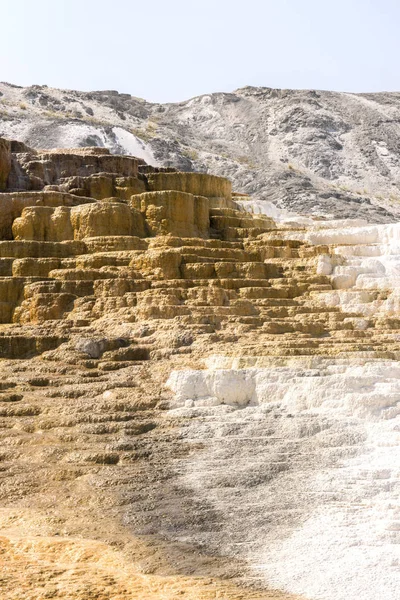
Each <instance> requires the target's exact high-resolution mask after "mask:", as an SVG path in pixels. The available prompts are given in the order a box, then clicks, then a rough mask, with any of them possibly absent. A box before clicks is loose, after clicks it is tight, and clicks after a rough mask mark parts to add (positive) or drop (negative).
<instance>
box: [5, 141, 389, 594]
mask: <svg viewBox="0 0 400 600" xmlns="http://www.w3.org/2000/svg"><path fill="white" fill-rule="evenodd" d="M0 182H3V183H2V185H3V190H2V191H1V194H0V231H1V241H0V322H1V326H0V369H1V375H2V378H1V381H0V426H1V429H0V436H1V452H0V457H1V464H0V498H1V505H0V520H1V534H0V543H1V546H2V557H3V558H2V560H3V562H4V569H3V574H2V578H1V580H0V590H1V591H2V594H3V595H5V596H4V597H7V598H26V599H32V600H33V599H39V598H45V597H54V598H68V599H71V600H72V599H73V600H77V599H80V600H83V599H86V598H91V597H93V598H99V599H104V600H106V599H109V598H112V599H117V598H121V599H122V598H123V599H124V600H125V599H129V598H132V599H134V598H139V597H140V598H144V599H145V598H146V599H147V598H148V599H149V600H150V599H153V598H154V599H155V598H160V597H163V598H171V599H172V598H176V597H178V596H180V595H184V596H185V597H187V598H193V599H196V600H197V599H200V600H208V599H210V600H211V599H212V598H226V599H229V600H233V599H244V598H246V599H247V598H254V599H255V598H263V599H265V598H271V599H272V598H275V599H278V598H281V599H282V600H283V599H284V598H287V599H288V598H295V597H302V598H309V599H310V600H311V599H314V598H315V599H317V598H318V599H320V598H323V599H326V600H344V599H345V598H346V600H348V599H349V598H356V597H357V598H362V599H363V600H372V599H375V598H376V597H378V596H380V597H384V598H385V600H392V599H393V600H394V598H395V596H396V593H397V590H398V585H399V583H400V582H399V575H398V568H397V565H398V561H399V560H400V556H398V548H399V545H398V541H399V540H398V532H399V530H400V527H399V526H398V524H399V522H400V520H399V514H400V513H399V472H400V469H399V467H400V465H399V454H398V443H399V439H398V431H399V426H400V424H399V422H398V420H399V409H398V403H399V401H400V389H399V367H398V364H399V363H398V361H399V358H400V350H399V339H400V337H399V336H400V320H399V294H398V290H399V283H398V282H399V277H398V273H399V267H398V264H399V261H398V256H399V254H400V253H399V245H398V239H399V227H398V225H367V224H366V223H364V222H362V221H358V222H355V221H350V220H349V221H343V220H342V221H329V220H312V219H311V218H304V217H299V216H296V215H293V214H287V213H285V212H282V211H277V212H276V215H275V218H274V219H273V218H271V217H270V216H267V215H266V214H265V213H266V212H270V207H269V205H265V204H263V201H260V200H256V201H253V200H252V199H251V198H250V197H248V196H244V195H241V194H235V193H233V192H232V190H231V184H230V182H229V181H228V180H227V179H224V178H221V177H216V176H211V175H206V174H199V173H193V172H192V173H182V172H176V171H174V170H173V169H172V168H163V167H152V166H149V165H147V164H145V162H144V160H143V159H137V158H134V157H127V156H119V155H111V154H109V153H108V151H106V150H105V149H99V148H94V147H91V148H80V149H77V150H74V149H72V150H63V151H42V150H33V149H31V148H29V147H27V146H25V145H24V144H22V143H20V142H8V141H6V140H0ZM354 572H357V574H358V576H357V578H354ZM27 573H29V577H28V576H27ZM290 594H292V595H290ZM295 594H300V596H295Z"/></svg>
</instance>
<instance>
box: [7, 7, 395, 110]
mask: <svg viewBox="0 0 400 600" xmlns="http://www.w3.org/2000/svg"><path fill="white" fill-rule="evenodd" d="M0 8H1V31H0V80H1V81H8V82H11V83H15V84H19V85H31V84H47V85H49V86H52V87H62V88H69V89H78V90H99V89H116V90H118V91H120V92H125V93H130V94H132V95H134V96H140V97H143V98H146V99H147V100H151V101H159V102H175V101H179V100H185V99H188V98H190V97H193V96H196V95H199V94H205V93H209V92H217V91H232V90H234V89H236V88H238V87H242V86H245V85H255V86H266V87H274V88H275V87H281V88H318V89H331V90H342V91H352V92H360V91H364V92H367V91H383V90H386V91H398V90H399V91H400V67H399V58H400V52H399V51H400V35H399V26H400V1H399V0H242V1H240V2H239V1H237V0H229V1H228V0H214V1H212V0H192V1H191V0H186V1H184V0H165V1H161V0H153V1H149V0H147V1H146V0H139V1H136V0H0Z"/></svg>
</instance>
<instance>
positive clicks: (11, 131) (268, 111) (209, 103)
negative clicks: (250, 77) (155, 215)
mask: <svg viewBox="0 0 400 600" xmlns="http://www.w3.org/2000/svg"><path fill="white" fill-rule="evenodd" d="M0 96H1V97H0V135H3V136H5V137H8V138H14V139H19V140H22V141H24V142H25V143H27V144H28V145H29V146H31V147H33V148H55V147H58V148H63V147H64V148H65V147H79V146H92V145H95V146H100V147H107V148H109V149H110V150H111V151H112V152H114V153H122V154H131V155H135V156H139V157H141V158H143V159H145V160H146V161H147V162H149V163H151V164H153V165H159V166H167V167H168V166H172V167H175V168H178V169H180V170H183V171H200V172H209V173H214V174H216V175H220V176H224V177H229V178H230V179H231V180H232V181H233V183H234V186H235V189H236V190H237V191H238V192H242V193H245V194H252V195H253V197H254V198H255V199H257V200H263V201H270V202H273V203H274V204H275V205H276V206H278V207H279V208H281V209H286V210H289V211H295V212H296V213H299V214H302V215H306V216H310V215H313V216H315V217H324V218H326V217H328V218H364V219H367V220H368V221H369V222H375V223H387V222H391V221H396V220H397V219H398V216H399V214H400V158H399V156H400V152H399V151H400V130H399V123H400V94H397V93H382V94H349V93H333V92H323V91H310V90H308V91H293V90H274V89H269V88H251V87H247V88H243V89H240V90H237V91H236V92H233V93H230V94H227V93H219V94H210V95H204V96H200V97H198V98H193V99H191V100H188V101H186V102H180V103H177V104H166V105H162V104H151V103H149V102H146V101H145V100H142V99H139V98H135V97H133V96H130V95H129V94H119V93H118V92H116V91H99V92H90V93H84V92H76V91H71V90H57V89H52V88H48V87H47V86H32V87H29V88H20V87H17V86H13V85H10V84H0ZM271 210H273V209H272V208H271Z"/></svg>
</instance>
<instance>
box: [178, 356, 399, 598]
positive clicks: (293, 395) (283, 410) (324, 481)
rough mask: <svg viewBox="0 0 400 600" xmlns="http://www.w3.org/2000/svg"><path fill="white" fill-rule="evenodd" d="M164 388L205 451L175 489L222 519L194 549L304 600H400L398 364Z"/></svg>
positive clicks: (313, 366) (318, 363) (317, 367)
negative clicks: (188, 492) (236, 563)
mask: <svg viewBox="0 0 400 600" xmlns="http://www.w3.org/2000/svg"><path fill="white" fill-rule="evenodd" d="M229 361H230V359H225V360H224V359H223V358H217V359H215V360H214V361H213V360H211V361H210V364H212V363H213V362H214V364H216V365H218V364H221V363H224V366H225V367H228V365H229ZM232 364H233V363H232ZM168 386H169V387H170V388H171V389H172V390H173V391H174V393H175V398H176V403H177V406H178V408H176V409H174V410H173V411H171V412H172V414H173V415H177V414H179V415H180V416H181V417H183V418H185V417H187V424H186V425H185V426H184V427H183V432H184V435H185V436H186V437H187V438H188V439H190V440H193V439H196V440H198V441H199V442H201V443H202V444H203V445H204V450H203V451H202V452H200V453H195V454H193V456H192V457H191V458H189V459H185V460H184V461H182V465H181V469H182V482H183V483H184V484H185V485H187V486H189V487H191V488H192V489H193V490H194V491H195V492H196V494H197V495H198V496H199V497H200V498H202V499H203V501H204V502H205V501H207V502H208V503H209V504H210V506H211V509H212V510H213V511H217V513H218V514H219V515H220V516H219V525H220V530H219V531H217V533H216V532H215V531H214V532H213V533H212V535H211V534H209V533H207V532H203V533H201V534H200V533H199V534H198V538H195V539H196V540H197V541H198V542H199V543H204V544H209V545H211V547H213V546H214V547H215V549H216V550H219V551H222V552H226V553H227V554H228V555H229V554H230V555H232V556H235V557H237V558H242V559H246V560H247V561H248V562H249V564H250V565H251V566H252V568H253V570H254V573H255V575H256V576H257V575H258V576H259V577H261V578H263V580H264V581H265V582H267V583H268V584H269V585H273V586H277V587H279V588H281V589H285V590H288V591H290V592H292V593H296V594H303V595H304V597H306V598H310V599H315V600H349V599H356V598H357V600H358V599H360V600H376V599H377V598H382V599H383V598H384V599H385V600H395V599H398V593H399V592H398V591H399V589H400V366H399V364H398V363H397V362H395V361H380V360H370V361H368V360H363V361H358V360H356V359H352V360H345V359H337V360H334V359H316V358H314V359H313V361H312V362H311V363H310V361H308V362H307V361H305V360H304V359H297V360H290V361H288V365H287V366H281V367H273V366H272V367H270V368H249V369H239V370H236V369H229V368H224V369H218V368H217V369H213V368H211V369H206V370H204V371H200V370H198V371H190V370H189V371H182V372H174V373H172V375H171V377H170V379H169V381H168ZM193 417H196V419H194V418H193Z"/></svg>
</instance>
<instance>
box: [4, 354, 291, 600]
mask: <svg viewBox="0 0 400 600" xmlns="http://www.w3.org/2000/svg"><path fill="white" fill-rule="evenodd" d="M185 363H186V364H187V365H188V366H189V365H192V366H193V362H192V361H191V360H190V361H188V360H187V359H185V357H179V356H177V357H176V358H175V359H171V360H168V361H159V362H158V363H156V364H152V362H150V363H144V364H135V365H132V366H129V367H125V368H122V369H120V370H118V371H111V372H110V371H108V372H107V371H100V370H99V369H98V368H85V367H83V366H81V365H80V366H73V365H70V364H67V363H65V364H63V363H62V362H53V361H46V360H43V359H41V358H34V359H31V360H20V361H10V360H2V361H1V363H0V367H1V375H2V384H1V390H2V391H1V393H0V401H1V423H0V425H1V479H0V494H1V507H0V523H1V532H0V536H1V537H0V547H1V554H0V556H1V557H2V558H1V566H2V569H1V579H0V590H1V592H0V593H1V596H0V597H2V598H7V599H10V600H11V599H22V598H24V599H26V600H34V599H35V600H36V599H37V600H39V599H42V598H65V599H71V600H72V599H73V600H78V599H82V600H84V599H85V600H86V599H87V598H96V599H102V600H103V599H104V600H106V599H113V600H114V599H115V600H117V599H121V600H122V599H124V600H127V599H130V598H132V599H134V598H135V599H136V598H141V599H142V598H143V599H152V598H154V599H155V598H165V599H169V598H171V599H172V598H176V597H181V596H183V597H186V598H193V600H194V599H196V600H203V599H204V600H206V599H207V600H208V599H214V598H226V599H229V600H234V599H238V600H239V599H241V598H271V599H272V598H276V599H278V598H284V597H285V596H283V595H282V594H280V593H278V592H273V591H266V590H260V589H257V587H255V588H254V589H252V588H251V587H249V581H251V578H250V579H249V578H248V572H247V567H246V565H245V564H243V563H240V562H235V561H234V560H232V559H229V558H225V557H224V556H218V555H215V556H208V555H207V554H206V553H204V552H203V551H202V550H201V548H198V547H195V546H193V544H191V543H190V541H189V542H186V541H185V540H182V541H181V542H179V541H176V540H175V541H171V539H173V538H174V530H175V529H176V528H178V529H179V527H182V521H186V526H189V527H192V528H194V529H196V527H197V528H204V519H205V518H206V515H207V514H208V513H207V507H206V506H204V504H203V505H199V504H198V503H197V502H196V498H194V497H193V494H192V493H191V492H190V491H189V490H184V489H182V488H179V487H178V486H177V485H176V484H175V483H174V478H175V475H176V473H175V467H174V464H175V463H176V461H179V460H181V459H182V458H183V457H184V456H185V455H187V454H188V453H195V452H197V451H199V450H201V448H198V447H196V444H195V443H192V444H188V443H187V441H184V440H180V423H179V419H171V418H170V417H168V418H165V414H166V412H165V408H166V406H167V402H168V393H167V392H166V391H165V389H164V387H163V384H164V381H165V376H166V374H167V372H168V371H169V369H170V368H171V367H172V366H173V364H174V365H175V366H178V365H181V366H182V365H183V364H185ZM174 515H175V517H174ZM211 520H212V521H213V520H214V519H211ZM243 578H246V585H245V587H244V585H243Z"/></svg>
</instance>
